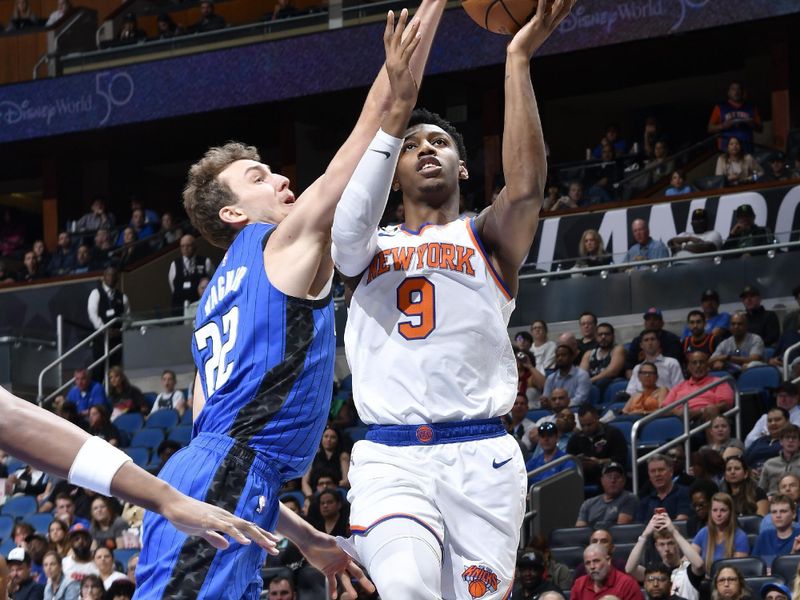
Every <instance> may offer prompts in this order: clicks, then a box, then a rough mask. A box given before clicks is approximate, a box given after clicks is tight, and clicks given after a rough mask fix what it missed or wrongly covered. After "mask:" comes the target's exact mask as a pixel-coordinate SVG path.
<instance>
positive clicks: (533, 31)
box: [507, 0, 577, 60]
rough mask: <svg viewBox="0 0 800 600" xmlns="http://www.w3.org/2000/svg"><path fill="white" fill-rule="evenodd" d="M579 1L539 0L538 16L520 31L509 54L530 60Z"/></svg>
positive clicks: (511, 45) (513, 39)
mask: <svg viewBox="0 0 800 600" xmlns="http://www.w3.org/2000/svg"><path fill="white" fill-rule="evenodd" d="M576 1H577V0H538V5H537V7H536V14H535V15H533V18H532V19H531V20H530V21H528V22H527V23H526V24H525V25H524V26H523V27H522V29H520V30H519V31H518V32H517V33H516V34H514V37H513V38H512V39H511V42H510V43H509V44H508V49H507V52H508V54H520V55H522V56H525V57H527V59H529V60H530V58H531V56H533V53H534V52H536V50H538V49H539V48H540V47H541V45H542V44H544V43H545V41H546V40H547V38H549V37H550V34H551V33H553V32H554V31H555V30H556V27H558V26H559V24H560V23H561V21H563V20H564V19H565V18H566V16H567V15H568V14H569V13H570V11H571V10H572V7H573V6H575V2H576Z"/></svg>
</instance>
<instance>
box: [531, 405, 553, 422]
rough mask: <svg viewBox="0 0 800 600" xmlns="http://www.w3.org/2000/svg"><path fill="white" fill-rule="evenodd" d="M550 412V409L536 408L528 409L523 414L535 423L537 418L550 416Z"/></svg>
mask: <svg viewBox="0 0 800 600" xmlns="http://www.w3.org/2000/svg"><path fill="white" fill-rule="evenodd" d="M552 414H553V413H552V411H549V410H547V409H546V408H537V409H535V410H529V411H528V414H527V415H525V416H526V417H528V418H529V419H530V420H531V421H533V422H534V423H536V421H538V420H539V419H541V418H543V417H547V416H550V415H552Z"/></svg>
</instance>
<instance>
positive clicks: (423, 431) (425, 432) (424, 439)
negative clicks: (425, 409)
mask: <svg viewBox="0 0 800 600" xmlns="http://www.w3.org/2000/svg"><path fill="white" fill-rule="evenodd" d="M431 440H433V429H432V428H431V427H430V426H429V425H420V426H419V427H417V441H418V442H420V443H421V444H428V443H430V442H431Z"/></svg>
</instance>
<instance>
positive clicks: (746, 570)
mask: <svg viewBox="0 0 800 600" xmlns="http://www.w3.org/2000/svg"><path fill="white" fill-rule="evenodd" d="M723 567H736V568H737V569H738V570H739V572H740V573H741V574H742V575H744V576H745V577H763V576H764V575H765V574H766V572H767V565H765V564H764V561H763V560H761V559H760V558H759V557H757V556H744V557H742V558H722V559H720V560H715V561H714V564H713V565H711V578H712V579H713V578H714V576H715V575H716V574H717V573H718V572H719V570H720V569H721V568H723Z"/></svg>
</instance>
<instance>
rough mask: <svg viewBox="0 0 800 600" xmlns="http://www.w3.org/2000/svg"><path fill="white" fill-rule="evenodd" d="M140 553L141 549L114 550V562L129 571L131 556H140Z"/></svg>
mask: <svg viewBox="0 0 800 600" xmlns="http://www.w3.org/2000/svg"><path fill="white" fill-rule="evenodd" d="M139 552H141V550H140V549H139V548H117V549H116V550H114V560H115V561H116V562H118V563H119V564H121V565H122V567H123V569H127V568H128V561H129V560H130V559H131V556H133V555H134V554H139ZM123 573H124V571H123Z"/></svg>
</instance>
